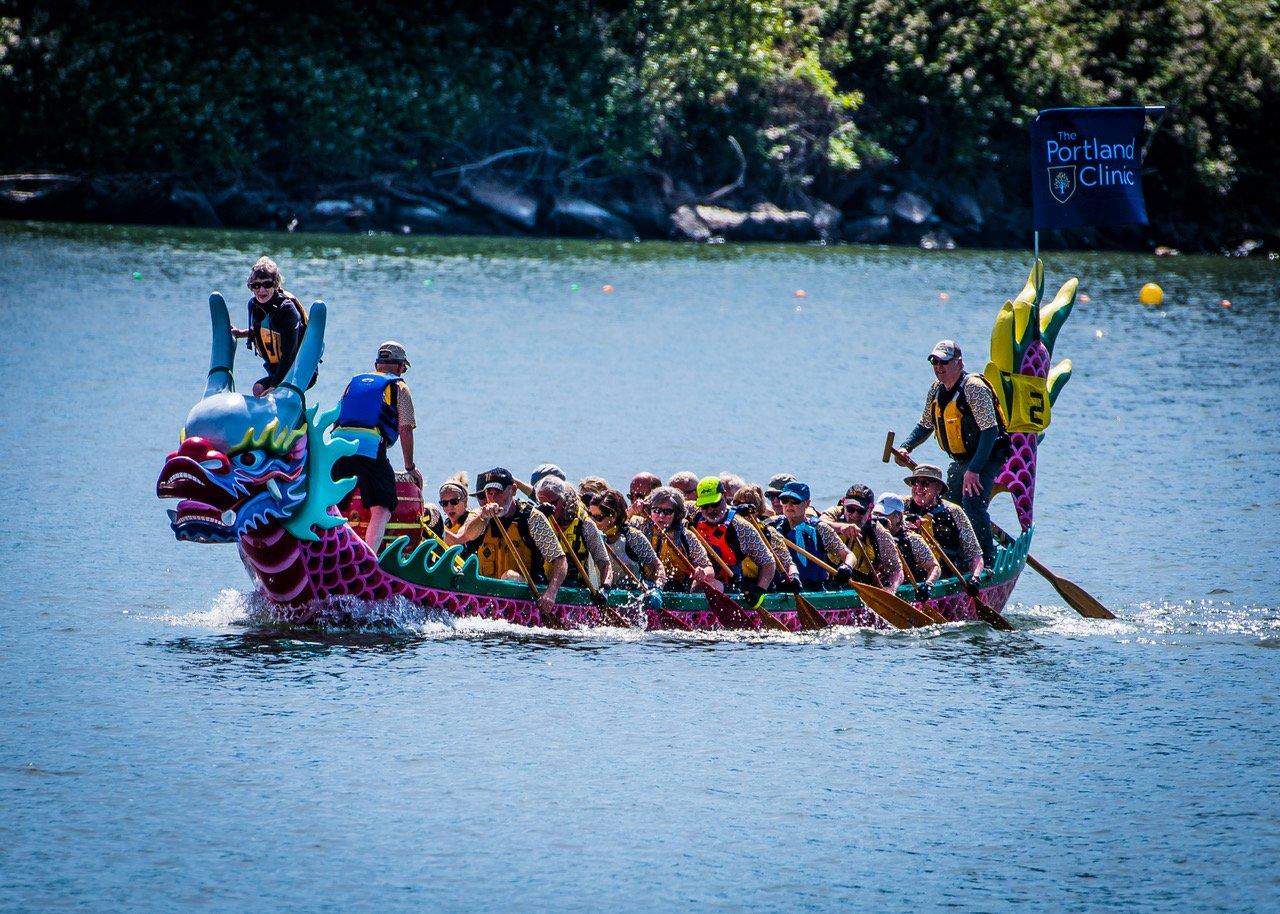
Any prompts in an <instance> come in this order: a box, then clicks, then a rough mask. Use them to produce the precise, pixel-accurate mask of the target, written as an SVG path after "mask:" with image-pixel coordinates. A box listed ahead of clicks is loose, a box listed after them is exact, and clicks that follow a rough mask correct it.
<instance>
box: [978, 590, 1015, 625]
mask: <svg viewBox="0 0 1280 914" xmlns="http://www.w3.org/2000/svg"><path fill="white" fill-rule="evenodd" d="M969 598H970V599H971V600H973V608H974V609H975V610H977V613H978V618H979V619H981V620H982V621H983V622H985V623H987V624H988V625H990V626H991V627H992V628H994V629H996V630H997V631H1002V632H1011V631H1013V624H1012V623H1011V622H1010V621H1009V620H1008V619H1006V618H1005V617H1004V616H1002V615H1000V613H998V612H996V611H995V610H994V609H992V608H991V607H990V606H988V605H987V604H986V603H984V602H982V598H981V597H979V596H978V588H976V587H975V588H974V589H973V590H971V591H969Z"/></svg>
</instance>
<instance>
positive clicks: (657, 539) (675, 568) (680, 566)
mask: <svg viewBox="0 0 1280 914" xmlns="http://www.w3.org/2000/svg"><path fill="white" fill-rule="evenodd" d="M680 535H681V534H680V533H679V532H676V533H675V534H670V533H668V534H667V535H666V536H663V535H662V534H661V533H660V532H659V531H658V526H657V524H654V525H653V534H652V535H650V536H646V538H647V539H648V540H649V545H650V546H652V547H653V549H654V551H655V552H657V553H658V561H660V562H661V563H662V567H663V568H665V569H666V572H667V582H668V583H671V584H676V585H678V586H683V585H684V584H686V583H687V582H688V581H689V572H688V571H686V570H685V562H682V561H680V559H679V558H678V557H677V552H678V550H677V548H676V547H675V546H673V545H672V543H674V542H675V540H676V538H677V537H679V536H680ZM679 555H684V556H685V558H686V559H688V554H687V553H679Z"/></svg>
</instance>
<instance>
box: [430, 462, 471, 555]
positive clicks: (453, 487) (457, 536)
mask: <svg viewBox="0 0 1280 914" xmlns="http://www.w3.org/2000/svg"><path fill="white" fill-rule="evenodd" d="M468 497H469V496H468V495H467V474H466V472H465V471H464V472H461V473H458V474H456V475H454V476H450V477H449V478H448V479H446V480H445V481H444V482H443V483H442V484H441V485H440V510H441V511H442V512H443V514H444V517H443V518H442V520H441V524H440V528H439V529H438V530H436V531H435V533H436V536H438V537H440V538H441V539H442V540H444V541H445V543H446V544H448V545H450V546H456V545H457V544H459V543H461V544H462V547H463V548H462V554H463V555H464V556H468V555H471V553H473V552H475V551H476V549H478V548H479V546H480V537H479V536H476V537H474V538H473V539H470V540H466V539H464V538H463V537H462V528H463V527H464V526H466V523H467V521H469V520H470V519H471V516H472V511H471V510H470V509H469V508H468V507H467V498H468Z"/></svg>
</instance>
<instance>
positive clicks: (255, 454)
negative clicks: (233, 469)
mask: <svg viewBox="0 0 1280 914" xmlns="http://www.w3.org/2000/svg"><path fill="white" fill-rule="evenodd" d="M266 459H267V457H266V455H265V454H263V453H262V451H241V452H240V453H239V454H236V457H235V460H236V463H238V464H240V466H242V467H244V468H245V469H247V470H253V469H257V468H258V467H260V466H262V464H263V463H264V462H266Z"/></svg>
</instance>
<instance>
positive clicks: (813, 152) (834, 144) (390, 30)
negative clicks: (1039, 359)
mask: <svg viewBox="0 0 1280 914" xmlns="http://www.w3.org/2000/svg"><path fill="white" fill-rule="evenodd" d="M0 10H3V12H2V13H0V118H2V122H0V130H3V136H4V142H3V144H0V168H2V169H5V170H10V171H12V170H20V169H65V170H75V171H83V172H108V171H140V170H142V171H154V172H166V173H178V174H185V175H190V176H192V177H193V178H195V179H196V180H211V181H216V180H228V179H232V178H246V177H247V178H254V177H261V178H262V179H264V180H269V181H272V182H277V183H280V184H282V185H284V186H286V187H288V186H291V185H294V186H298V185H307V184H314V183H316V182H336V181H342V180H346V179H358V178H364V177H368V176H369V175H372V174H376V173H385V172H408V173H411V174H418V175H423V174H428V173H430V172H432V171H434V170H437V169H440V168H444V167H448V166H451V165H457V164H460V163H464V162H471V161H476V160H478V159H481V158H483V157H485V156H487V155H490V154H493V153H495V152H498V151H500V150H504V149H507V150H509V149H513V148H526V147H527V148H528V149H530V150H533V152H531V153H530V154H525V155H519V156H512V157H511V158H510V159H509V160H507V161H508V164H509V165H510V166H512V167H519V168H523V169H526V170H527V173H528V174H530V175H534V174H538V175H541V176H542V177H544V178H547V179H549V180H554V181H556V182H570V183H573V182H577V183H579V184H581V185H583V186H592V185H593V184H596V185H605V184H607V183H608V182H609V181H611V180H616V179H617V178H619V177H620V176H627V175H636V174H641V173H645V174H652V173H665V174H667V175H669V176H673V177H674V178H675V179H676V180H677V181H678V182H684V183H685V184H686V185H688V186H692V187H698V188H708V187H714V186H717V185H718V184H721V183H725V182H726V181H728V180H730V179H731V178H732V177H733V176H734V174H735V173H736V172H737V170H738V168H739V160H738V153H737V152H736V151H735V149H734V147H733V146H732V145H731V144H730V142H729V139H730V138H731V137H732V138H733V139H734V140H736V141H737V144H738V145H739V146H740V147H741V149H742V150H743V154H744V155H745V158H746V162H747V173H748V185H749V188H751V190H752V192H753V193H755V194H757V195H763V196H768V197H771V198H774V199H778V200H780V201H782V202H807V201H809V200H810V199H811V198H812V197H818V198H825V199H834V200H835V201H836V202H837V203H844V202H846V201H848V200H850V199H853V198H854V195H853V194H852V192H851V191H850V188H851V187H853V186H854V185H856V184H857V181H856V180H855V181H853V182H851V181H850V180H849V176H851V175H852V176H854V177H855V178H856V176H857V175H859V174H865V173H867V172H868V171H872V172H874V170H875V169H876V168H881V167H887V168H888V172H887V174H890V175H892V174H895V173H897V174H906V175H917V176H921V177H922V179H940V178H942V177H945V179H946V181H948V182H950V183H953V184H956V185H958V186H967V187H971V188H974V189H977V188H983V187H985V188H986V189H987V192H988V196H990V195H994V196H995V197H997V198H999V199H1000V200H1004V199H1008V200H1009V201H1011V203H1012V204H1013V205H1022V204H1025V201H1026V198H1027V175H1026V125H1027V122H1028V121H1029V119H1030V118H1031V117H1032V116H1033V115H1034V112H1035V110H1036V109H1037V108H1043V107H1052V106H1056V105H1086V104H1132V103H1153V102H1165V103H1168V104H1170V105H1172V106H1175V107H1174V110H1173V112H1172V113H1171V115H1170V117H1169V118H1168V119H1167V121H1166V124H1165V127H1164V129H1163V131H1162V135H1161V136H1160V137H1159V138H1158V140H1157V141H1156V142H1155V144H1154V146H1153V151H1152V157H1151V160H1150V165H1151V166H1152V168H1151V169H1150V171H1151V176H1150V177H1149V178H1148V180H1149V182H1150V185H1149V186H1151V187H1152V188H1153V189H1158V192H1157V193H1153V194H1151V196H1152V198H1153V200H1152V203H1153V207H1152V209H1153V215H1155V216H1157V217H1158V218H1164V219H1168V220H1181V221H1187V222H1196V223H1200V224H1210V223H1214V222H1215V220H1221V219H1227V218H1236V219H1238V218H1244V219H1245V220H1246V221H1247V220H1254V221H1257V222H1263V223H1267V224H1271V225H1274V223H1275V222H1276V221H1277V212H1280V189H1278V186H1280V182H1277V181H1276V180H1275V178H1274V177H1273V169H1272V168H1271V166H1270V162H1269V158H1270V157H1269V155H1268V151H1269V148H1268V140H1267V138H1266V137H1267V135H1269V132H1270V128H1269V127H1268V126H1267V125H1268V122H1269V120H1271V119H1274V118H1273V115H1274V113H1275V112H1276V111H1277V106H1276V102H1277V92H1278V91H1280V90H1278V89H1277V86H1280V38H1278V37H1277V34H1278V31H1277V30H1278V25H1277V19H1278V16H1280V2H1278V0H1232V2H1231V3H1219V2H1217V0H1134V2H1132V3H1129V4H1125V5H1123V7H1118V6H1117V5H1115V4H1113V3H1111V2H1107V0H1057V2H1054V3H1044V2H1040V0H826V2H812V3H807V4H805V3H798V2H794V0H632V2H622V0H613V2H607V0H602V2H591V0H528V2H514V0H509V2H492V3H474V2H467V3H464V2H454V0H435V2H427V3H423V4H421V5H419V6H417V7H411V6H409V5H407V4H400V3H395V2H391V0H368V2H354V0H317V2H315V3H313V4H311V5H310V6H309V7H307V8H306V10H305V11H299V10H298V9H296V8H294V7H292V6H290V5H283V4H282V5H279V6H277V5H276V4H263V3H254V2H249V0H223V2H217V3H215V2H209V0H204V2H195V3H182V4H172V5H171V6H169V7H165V8H158V7H155V6H154V5H152V4H149V3H140V2H135V3H130V2H119V0H117V2H89V0H50V2H39V3H35V2H29V0H28V2H12V0H11V2H10V3H8V4H5V5H4V6H0ZM895 170H896V171H895ZM864 183H865V182H864Z"/></svg>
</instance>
